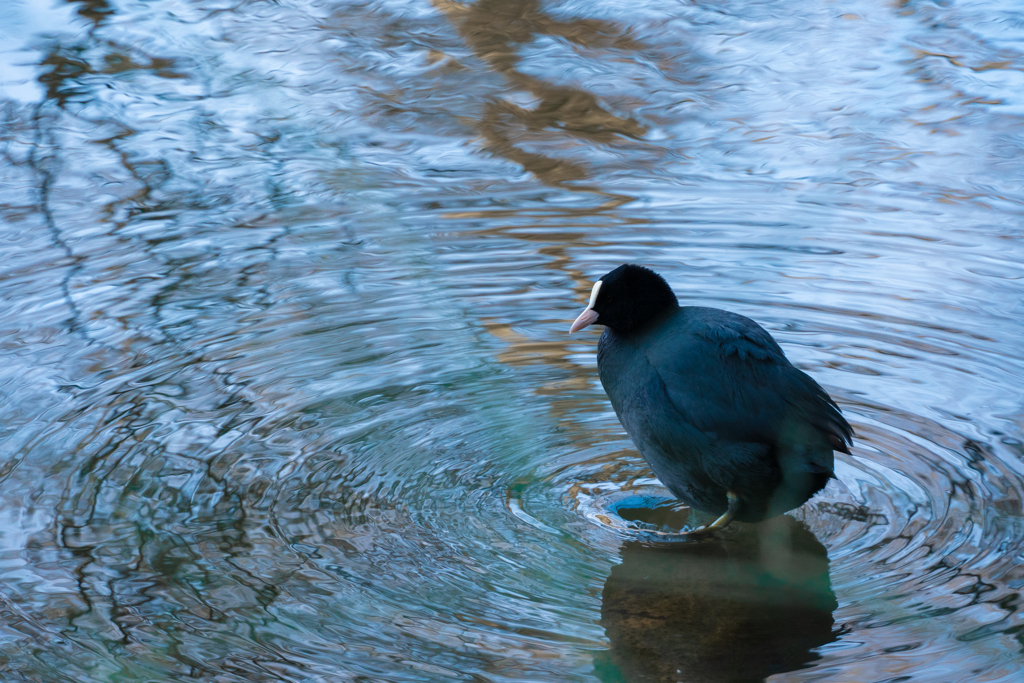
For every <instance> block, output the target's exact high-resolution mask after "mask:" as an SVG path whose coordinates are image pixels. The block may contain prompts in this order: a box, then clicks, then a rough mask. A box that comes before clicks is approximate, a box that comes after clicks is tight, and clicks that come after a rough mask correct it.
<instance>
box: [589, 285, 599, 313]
mask: <svg viewBox="0 0 1024 683" xmlns="http://www.w3.org/2000/svg"><path fill="white" fill-rule="evenodd" d="M600 291H601V280H598V281H597V282H595V283H594V288H593V289H592V290H590V303H589V304H587V308H593V307H594V304H596V303H597V293H598V292H600Z"/></svg>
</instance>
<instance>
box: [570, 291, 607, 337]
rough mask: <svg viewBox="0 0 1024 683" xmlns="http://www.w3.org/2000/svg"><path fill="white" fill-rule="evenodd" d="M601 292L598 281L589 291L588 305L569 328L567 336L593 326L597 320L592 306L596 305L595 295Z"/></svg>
mask: <svg viewBox="0 0 1024 683" xmlns="http://www.w3.org/2000/svg"><path fill="white" fill-rule="evenodd" d="M600 291H601V281H600V280H598V281H597V282H595V283H594V288H593V289H591V290H590V303H589V304H587V307H586V308H585V309H584V310H583V312H582V313H580V316H579V317H578V318H576V320H575V321H574V322H573V324H572V326H571V327H570V328H569V334H572V333H573V332H579V331H580V330H582V329H583V328H584V327H587V326H588V325H593V324H594V321H595V320H597V311H595V310H594V304H596V303H597V293H598V292H600Z"/></svg>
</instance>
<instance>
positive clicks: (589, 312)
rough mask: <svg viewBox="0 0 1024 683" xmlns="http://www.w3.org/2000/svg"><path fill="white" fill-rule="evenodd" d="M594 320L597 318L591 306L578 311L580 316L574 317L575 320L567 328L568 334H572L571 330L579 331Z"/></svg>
mask: <svg viewBox="0 0 1024 683" xmlns="http://www.w3.org/2000/svg"><path fill="white" fill-rule="evenodd" d="M595 320H597V311H595V310H594V309H593V308H586V309H584V311H583V312H582V313H580V317H578V318H576V320H575V322H573V324H572V327H570V328H569V334H572V333H573V332H579V331H580V330H582V329H583V328H584V327H587V326H588V325H593V324H594V321H595Z"/></svg>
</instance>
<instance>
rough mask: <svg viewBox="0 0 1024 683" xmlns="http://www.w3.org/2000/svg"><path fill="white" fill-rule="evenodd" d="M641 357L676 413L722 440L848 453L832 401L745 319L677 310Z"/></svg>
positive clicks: (846, 431) (848, 434)
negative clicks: (657, 377) (654, 375)
mask: <svg viewBox="0 0 1024 683" xmlns="http://www.w3.org/2000/svg"><path fill="white" fill-rule="evenodd" d="M647 359H648V361H649V362H650V363H651V365H652V366H653V367H654V369H655V370H656V371H657V373H658V375H659V376H660V377H661V379H662V382H663V383H664V384H665V389H666V392H667V393H668V396H669V399H670V400H671V401H672V404H673V406H674V407H675V408H676V410H677V411H678V412H679V413H680V415H681V416H682V418H683V419H684V420H686V421H687V422H689V423H690V424H692V425H693V426H695V427H697V428H698V429H700V430H702V431H704V432H707V433H709V434H713V435H714V437H715V438H716V439H718V440H720V441H736V442H753V443H763V444H769V445H771V446H773V447H777V446H782V447H786V446H788V445H795V446H804V447H809V448H808V450H815V449H818V450H820V449H823V448H824V447H826V446H827V447H829V448H831V449H833V450H838V451H841V452H844V453H849V448H848V444H849V443H851V438H852V436H853V430H852V429H851V428H850V425H849V423H847V421H846V420H845V419H844V418H843V416H842V414H841V413H840V412H839V408H838V407H837V406H836V404H835V402H834V401H833V400H832V399H831V398H830V397H829V396H828V394H826V393H825V391H824V390H823V389H822V388H821V387H820V386H818V384H817V382H815V381H814V380H813V379H811V378H810V377H808V376H807V375H806V374H804V373H803V372H801V371H800V370H798V369H797V368H795V367H793V365H792V364H790V362H789V361H788V360H786V357H785V355H784V354H783V352H782V349H781V348H780V347H779V345H778V344H776V343H775V340H774V339H772V338H771V335H769V334H768V333H767V332H766V331H765V330H764V329H762V328H761V327H760V326H759V325H758V324H757V323H755V322H754V321H753V320H750V319H749V318H745V317H743V316H741V315H736V314H734V313H729V312H727V311H719V310H716V309H707V308H697V307H686V308H683V309H680V312H679V318H677V321H676V324H674V325H672V326H670V328H669V329H668V330H667V332H665V333H663V334H659V335H658V337H657V339H656V340H653V343H651V344H650V345H649V346H648V347H647ZM787 450H788V449H787ZM801 450H803V449H801ZM829 460H831V458H829ZM828 471H829V472H831V467H829V468H828Z"/></svg>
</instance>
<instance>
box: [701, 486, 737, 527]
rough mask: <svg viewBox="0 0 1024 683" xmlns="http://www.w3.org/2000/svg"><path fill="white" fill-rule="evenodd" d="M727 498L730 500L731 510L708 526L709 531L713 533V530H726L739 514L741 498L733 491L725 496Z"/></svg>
mask: <svg viewBox="0 0 1024 683" xmlns="http://www.w3.org/2000/svg"><path fill="white" fill-rule="evenodd" d="M725 497H726V498H728V499H729V509H728V510H726V511H725V514H724V515H722V516H721V517H719V518H718V519H716V520H715V521H713V522H712V523H711V524H710V525H708V531H711V530H712V529H724V528H725V527H727V526H729V522H731V521H732V519H733V517H735V516H736V513H737V512H739V509H740V497H739V496H737V495H736V494H735V493H733V492H732V491H728V492H727V493H726V494H725Z"/></svg>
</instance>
